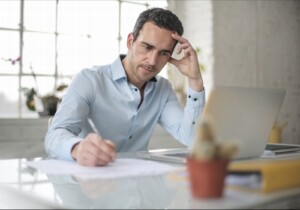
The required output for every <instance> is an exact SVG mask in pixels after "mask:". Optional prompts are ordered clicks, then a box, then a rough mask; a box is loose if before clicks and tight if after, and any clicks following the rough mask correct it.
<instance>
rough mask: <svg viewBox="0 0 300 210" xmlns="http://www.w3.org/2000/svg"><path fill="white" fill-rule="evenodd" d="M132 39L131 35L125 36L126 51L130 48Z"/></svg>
mask: <svg viewBox="0 0 300 210" xmlns="http://www.w3.org/2000/svg"><path fill="white" fill-rule="evenodd" d="M133 39H134V37H133V33H130V34H128V36H127V48H128V49H130V48H131V45H132V43H133Z"/></svg>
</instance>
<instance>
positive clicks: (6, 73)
mask: <svg viewBox="0 0 300 210" xmlns="http://www.w3.org/2000/svg"><path fill="white" fill-rule="evenodd" d="M152 6H159V7H166V6H167V1H166V0H156V1H155V0H151V1H141V0H139V1H129V0H107V1H104V0H101V1H92V0H88V1H87V0H77V1H66V0H49V1H31V0H19V1H17V0H15V1H10V0H2V1H0V42H1V48H0V100H1V103H0V117H1V118H25V117H37V113H36V112H32V111H30V110H29V109H27V107H26V97H25V95H24V91H22V88H34V89H35V90H36V91H37V92H38V94H40V95H46V94H49V93H53V91H54V90H55V88H56V87H57V86H58V85H60V84H69V83H70V81H71V79H72V77H73V76H74V75H75V74H76V73H77V72H78V71H79V70H81V69H82V68H84V67H87V66H91V65H95V64H97V65H101V64H106V63H108V62H111V61H113V60H114V59H115V57H116V56H117V55H118V54H120V53H126V43H125V41H126V38H127V34H128V32H130V31H131V30H132V27H133V24H134V22H135V20H136V18H137V16H138V14H139V13H140V12H141V11H143V10H145V9H146V8H147V7H152ZM33 75H34V76H33Z"/></svg>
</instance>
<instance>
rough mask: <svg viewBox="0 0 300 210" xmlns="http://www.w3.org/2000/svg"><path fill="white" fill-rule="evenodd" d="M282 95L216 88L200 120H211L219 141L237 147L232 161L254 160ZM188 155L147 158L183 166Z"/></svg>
mask: <svg viewBox="0 0 300 210" xmlns="http://www.w3.org/2000/svg"><path fill="white" fill-rule="evenodd" d="M285 93H286V91H285V90H283V89H269V88H253V87H225V86H216V87H214V88H213V89H212V90H211V92H210V95H209V97H208V100H207V103H206V105H205V107H204V111H203V113H202V117H207V116H209V117H210V118H211V119H213V122H214V129H215V133H216V136H217V139H218V140H219V141H234V142H236V143H237V144H238V146H239V150H238V153H237V155H236V156H235V157H234V159H246V158H257V157H260V156H261V155H262V154H263V152H264V150H265V148H266V145H267V142H268V137H269V135H270V131H271V129H272V127H273V125H274V122H275V120H276V117H277V114H278V112H279V110H280V108H281V105H282V103H283V99H284V96H285ZM190 152H191V148H177V149H162V150H153V151H149V154H148V158H150V159H154V160H160V161H168V162H175V163H183V162H185V158H186V157H187V155H188V154H190Z"/></svg>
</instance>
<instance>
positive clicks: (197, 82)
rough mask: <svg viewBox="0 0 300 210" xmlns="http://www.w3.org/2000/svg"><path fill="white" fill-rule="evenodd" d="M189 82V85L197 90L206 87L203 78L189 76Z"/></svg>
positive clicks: (199, 90)
mask: <svg viewBox="0 0 300 210" xmlns="http://www.w3.org/2000/svg"><path fill="white" fill-rule="evenodd" d="M188 84H189V87H190V88H191V89H193V90H194V91H196V92H201V91H203V89H204V85H203V80H202V78H199V79H190V78H189V79H188Z"/></svg>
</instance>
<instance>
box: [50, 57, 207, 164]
mask: <svg viewBox="0 0 300 210" xmlns="http://www.w3.org/2000/svg"><path fill="white" fill-rule="evenodd" d="M121 59H122V56H120V57H118V58H117V59H116V60H115V61H114V62H113V63H112V64H110V65H105V66H94V67H92V68H90V69H83V70H82V71H81V72H80V73H78V75H77V76H76V77H75V78H74V79H73V81H72V83H71V84H70V86H69V87H68V90H67V92H66V94H65V96H64V97H63V100H62V102H61V104H60V106H59V108H58V110H57V112H56V114H55V116H54V118H53V119H52V123H51V126H50V127H49V130H48V132H47V134H46V139H45V149H46V152H47V153H48V154H49V155H50V156H51V157H52V158H58V159H65V160H73V158H72V156H71V150H72V147H73V146H74V145H75V144H76V143H78V142H79V141H81V140H82V139H83V138H84V137H85V136H86V135H87V134H88V133H89V132H91V131H92V130H91V128H90V127H89V126H88V124H87V118H88V117H90V118H91V119H92V120H93V121H94V124H95V125H96V127H97V129H98V131H99V132H100V134H101V136H102V138H104V139H109V140H111V141H113V142H114V143H115V144H116V150H117V152H131V151H140V150H146V149H147V147H148V143H149V139H150V137H151V134H152V132H153V130H154V128H155V126H156V124H157V123H159V124H160V125H161V126H162V127H163V128H164V129H165V130H166V131H167V132H168V133H170V134H171V135H172V136H173V137H174V138H175V139H177V140H178V141H180V142H181V143H183V144H184V145H187V146H190V145H191V144H192V142H193V138H194V133H195V124H196V121H197V119H198V117H199V115H200V113H201V112H202V110H203V107H204V103H205V91H204V90H203V91H201V92H196V91H194V90H192V89H188V91H187V95H188V96H187V103H186V106H185V108H183V107H182V106H181V105H180V103H179V101H178V99H177V97H176V95H175V93H174V91H173V89H172V86H171V84H170V82H169V81H168V80H167V79H165V78H163V77H160V76H156V77H155V78H153V79H152V80H150V81H148V82H147V84H146V86H145V90H144V100H143V102H142V104H141V105H140V107H139V104H140V101H141V94H140V92H139V89H138V88H137V87H135V86H134V85H132V84H130V83H129V82H128V80H127V76H126V74H125V70H124V68H123V65H122V62H121Z"/></svg>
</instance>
